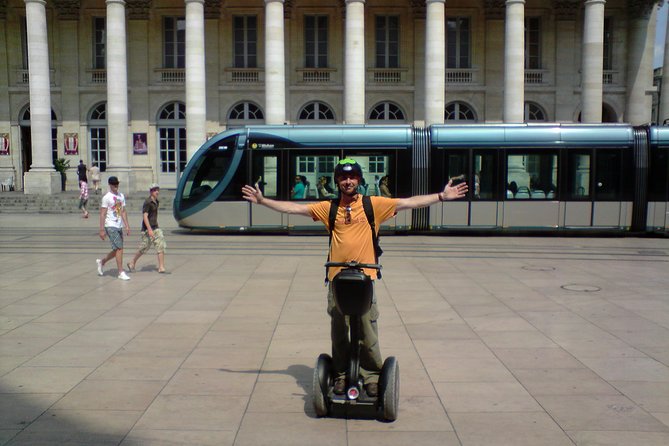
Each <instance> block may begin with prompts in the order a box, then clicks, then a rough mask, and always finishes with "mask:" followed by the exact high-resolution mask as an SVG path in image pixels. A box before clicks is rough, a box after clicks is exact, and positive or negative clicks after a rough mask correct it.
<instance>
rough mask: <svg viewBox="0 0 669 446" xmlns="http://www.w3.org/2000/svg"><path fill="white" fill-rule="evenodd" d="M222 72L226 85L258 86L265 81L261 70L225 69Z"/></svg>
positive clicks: (263, 71) (263, 72)
mask: <svg viewBox="0 0 669 446" xmlns="http://www.w3.org/2000/svg"><path fill="white" fill-rule="evenodd" d="M224 71H225V81H226V83H228V84H259V83H261V82H264V81H265V79H264V74H265V70H264V69H263V68H226V69H225V70H224Z"/></svg>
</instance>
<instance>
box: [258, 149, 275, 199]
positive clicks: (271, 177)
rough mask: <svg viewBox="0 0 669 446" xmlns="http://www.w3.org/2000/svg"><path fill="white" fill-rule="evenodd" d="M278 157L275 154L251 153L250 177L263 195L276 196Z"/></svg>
mask: <svg viewBox="0 0 669 446" xmlns="http://www.w3.org/2000/svg"><path fill="white" fill-rule="evenodd" d="M278 165H279V157H278V156H277V155H264V154H263V155H257V154H255V153H254V154H253V171H252V174H251V178H252V179H253V182H254V184H257V185H258V187H259V188H260V191H261V192H262V193H263V195H264V196H266V197H269V198H276V197H277V196H278V194H279V175H278Z"/></svg>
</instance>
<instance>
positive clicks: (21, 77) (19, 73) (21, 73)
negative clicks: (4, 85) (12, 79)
mask: <svg viewBox="0 0 669 446" xmlns="http://www.w3.org/2000/svg"><path fill="white" fill-rule="evenodd" d="M55 74H56V70H53V69H50V70H49V83H50V84H51V86H52V87H53V86H55V85H56V79H55ZM29 84H30V70H16V85H19V86H21V87H27V86H28V85H29Z"/></svg>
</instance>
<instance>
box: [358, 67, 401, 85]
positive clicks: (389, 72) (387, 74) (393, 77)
mask: <svg viewBox="0 0 669 446" xmlns="http://www.w3.org/2000/svg"><path fill="white" fill-rule="evenodd" d="M408 71H409V70H408V69H406V68H367V82H368V83H370V84H378V85H403V84H406V83H407V72H408Z"/></svg>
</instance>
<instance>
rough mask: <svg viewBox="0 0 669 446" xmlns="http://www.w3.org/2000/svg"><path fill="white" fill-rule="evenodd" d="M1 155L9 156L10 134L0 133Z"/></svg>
mask: <svg viewBox="0 0 669 446" xmlns="http://www.w3.org/2000/svg"><path fill="white" fill-rule="evenodd" d="M0 155H9V133H0Z"/></svg>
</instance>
